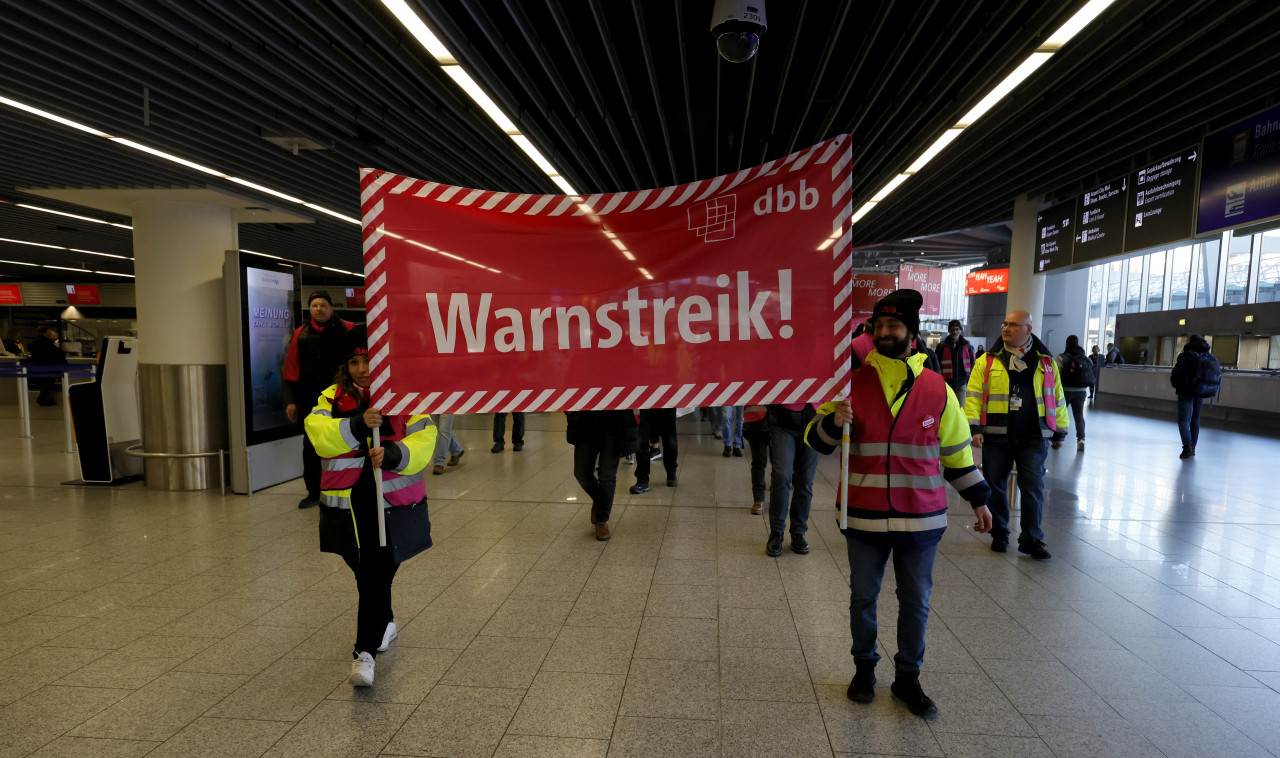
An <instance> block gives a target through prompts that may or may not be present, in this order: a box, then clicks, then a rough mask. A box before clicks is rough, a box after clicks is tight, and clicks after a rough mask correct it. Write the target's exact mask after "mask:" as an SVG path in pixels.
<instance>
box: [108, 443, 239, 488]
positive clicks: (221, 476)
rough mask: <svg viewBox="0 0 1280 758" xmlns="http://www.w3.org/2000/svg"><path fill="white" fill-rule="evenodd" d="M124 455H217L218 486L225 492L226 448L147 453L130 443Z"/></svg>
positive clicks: (194, 456) (195, 456) (163, 456)
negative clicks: (198, 451)
mask: <svg viewBox="0 0 1280 758" xmlns="http://www.w3.org/2000/svg"><path fill="white" fill-rule="evenodd" d="M124 452H125V455H132V456H133V457H134V458H208V457H210V456H213V455H216V456H218V487H219V488H220V489H221V492H222V494H223V495H226V494H227V464H226V454H227V451H226V450H214V451H212V452H209V453H147V452H143V450H142V445H131V446H129V447H126V448H125V449H124Z"/></svg>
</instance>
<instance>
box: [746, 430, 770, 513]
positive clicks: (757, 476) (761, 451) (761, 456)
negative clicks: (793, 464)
mask: <svg viewBox="0 0 1280 758" xmlns="http://www.w3.org/2000/svg"><path fill="white" fill-rule="evenodd" d="M742 420H743V423H742V437H743V439H745V440H746V441H747V445H748V446H750V448H751V515H753V516H756V515H759V513H760V511H762V510H764V493H765V484H766V480H765V474H766V473H768V470H769V419H768V410H767V409H766V408H765V407H764V406H763V405H748V406H747V407H746V408H744V409H743V411H742Z"/></svg>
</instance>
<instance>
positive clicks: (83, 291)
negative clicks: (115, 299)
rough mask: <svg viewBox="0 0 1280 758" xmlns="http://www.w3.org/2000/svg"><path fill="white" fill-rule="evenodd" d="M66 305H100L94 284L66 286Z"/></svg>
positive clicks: (100, 300) (100, 301)
mask: <svg viewBox="0 0 1280 758" xmlns="http://www.w3.org/2000/svg"><path fill="white" fill-rule="evenodd" d="M67 305H102V299H101V298H100V297H98V286H97V285H96V284H68V285H67Z"/></svg>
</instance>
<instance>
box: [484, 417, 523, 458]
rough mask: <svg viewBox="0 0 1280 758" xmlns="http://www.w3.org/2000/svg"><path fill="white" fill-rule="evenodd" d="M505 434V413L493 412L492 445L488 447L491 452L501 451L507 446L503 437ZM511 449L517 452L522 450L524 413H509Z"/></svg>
mask: <svg viewBox="0 0 1280 758" xmlns="http://www.w3.org/2000/svg"><path fill="white" fill-rule="evenodd" d="M506 436H507V414H505V413H495V414H493V447H491V448H489V452H491V453H501V452H502V450H503V449H504V448H505V447H506V446H507V444H506V441H505V438H506ZM511 449H512V450H514V451H516V452H517V453H518V452H520V451H521V450H524V414H523V413H512V414H511Z"/></svg>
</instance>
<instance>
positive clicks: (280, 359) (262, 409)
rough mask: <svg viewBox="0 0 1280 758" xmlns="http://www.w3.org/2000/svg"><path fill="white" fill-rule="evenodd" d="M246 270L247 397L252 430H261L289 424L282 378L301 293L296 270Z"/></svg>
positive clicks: (252, 268) (247, 267) (250, 267)
mask: <svg viewBox="0 0 1280 758" xmlns="http://www.w3.org/2000/svg"><path fill="white" fill-rule="evenodd" d="M244 271H245V273H244V281H245V285H246V287H245V288H246V293H245V294H246V295H247V297H246V299H245V306H246V308H248V313H247V314H246V319H245V323H246V324H247V325H248V332H249V333H248V339H247V341H246V347H247V348H248V353H249V377H248V378H249V379H250V382H249V384H248V386H247V387H246V388H245V389H246V393H245V394H246V398H245V399H246V405H248V406H249V409H250V410H249V414H248V415H249V417H250V420H251V421H252V425H251V426H250V431H252V432H262V431H266V430H268V429H273V428H276V427H282V426H289V425H290V422H289V418H288V416H286V415H285V411H284V401H283V395H282V394H281V391H280V382H281V372H282V370H283V368H284V359H285V354H286V353H287V352H288V350H289V340H290V339H291V338H292V337H293V330H294V327H295V325H296V322H295V318H294V310H293V304H294V301H295V300H297V298H298V293H297V292H296V288H295V286H294V285H295V282H294V277H293V274H291V273H289V272H287V271H271V270H267V269H260V268H254V267H252V266H246V267H245V270H244Z"/></svg>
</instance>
